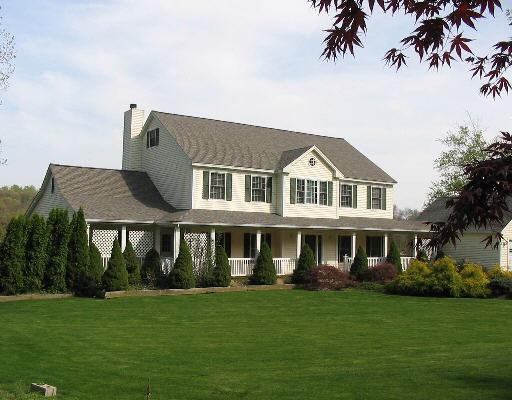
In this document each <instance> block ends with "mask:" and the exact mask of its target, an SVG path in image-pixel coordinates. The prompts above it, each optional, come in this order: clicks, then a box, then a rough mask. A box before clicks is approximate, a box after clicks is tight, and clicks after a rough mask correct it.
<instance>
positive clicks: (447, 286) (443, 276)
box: [427, 257, 463, 297]
mask: <svg viewBox="0 0 512 400" xmlns="http://www.w3.org/2000/svg"><path fill="white" fill-rule="evenodd" d="M427 287H428V294H429V295H431V296H445V297H460V296H461V295H462V290H463V285H462V277H461V276H460V274H459V273H458V272H457V265H456V263H455V261H454V260H453V258H450V257H443V258H440V259H439V260H437V261H436V262H434V264H432V274H431V275H430V276H429V277H428V278H427Z"/></svg>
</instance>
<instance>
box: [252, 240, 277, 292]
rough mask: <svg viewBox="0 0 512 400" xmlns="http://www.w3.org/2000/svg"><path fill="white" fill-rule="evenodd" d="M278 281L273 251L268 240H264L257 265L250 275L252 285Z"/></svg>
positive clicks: (271, 283)
mask: <svg viewBox="0 0 512 400" xmlns="http://www.w3.org/2000/svg"><path fill="white" fill-rule="evenodd" d="M276 281H277V274H276V267H275V266H274V262H273V260H272V252H271V251H270V247H269V246H268V244H267V242H263V243H262V244H261V249H260V253H259V254H258V257H257V258H256V265H255V266H254V269H253V270H252V275H251V276H250V277H249V283H250V284H251V285H274V284H275V283H276Z"/></svg>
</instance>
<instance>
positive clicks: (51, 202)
mask: <svg viewBox="0 0 512 400" xmlns="http://www.w3.org/2000/svg"><path fill="white" fill-rule="evenodd" d="M51 182H52V179H51V175H50V177H49V179H48V180H47V181H45V183H43V187H42V188H41V191H42V195H41V197H40V198H39V200H38V201H37V203H36V204H35V206H34V208H33V210H32V212H31V214H39V215H41V216H42V217H44V218H48V214H50V211H51V210H52V209H54V208H62V209H67V210H68V211H70V212H71V211H72V210H71V208H70V207H69V205H68V203H67V201H66V200H65V199H64V197H62V195H61V194H60V191H59V187H58V185H57V181H55V191H54V193H52V183H51Z"/></svg>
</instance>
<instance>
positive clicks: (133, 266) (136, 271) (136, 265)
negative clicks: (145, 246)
mask: <svg viewBox="0 0 512 400" xmlns="http://www.w3.org/2000/svg"><path fill="white" fill-rule="evenodd" d="M123 257H124V261H125V263H126V272H128V283H129V284H130V285H139V284H140V261H139V259H138V258H137V254H135V250H133V246H132V244H131V243H130V241H127V243H126V248H125V249H124V252H123Z"/></svg>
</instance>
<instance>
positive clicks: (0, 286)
mask: <svg viewBox="0 0 512 400" xmlns="http://www.w3.org/2000/svg"><path fill="white" fill-rule="evenodd" d="M25 240H26V232H25V218H24V217H22V216H19V217H15V218H13V219H12V220H11V221H10V222H9V225H7V231H6V232H5V238H4V241H3V243H2V246H1V249H0V250H1V252H0V257H1V259H0V291H1V292H3V293H5V294H16V293H21V292H22V291H23V288H24V282H23V270H24V264H25Z"/></svg>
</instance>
